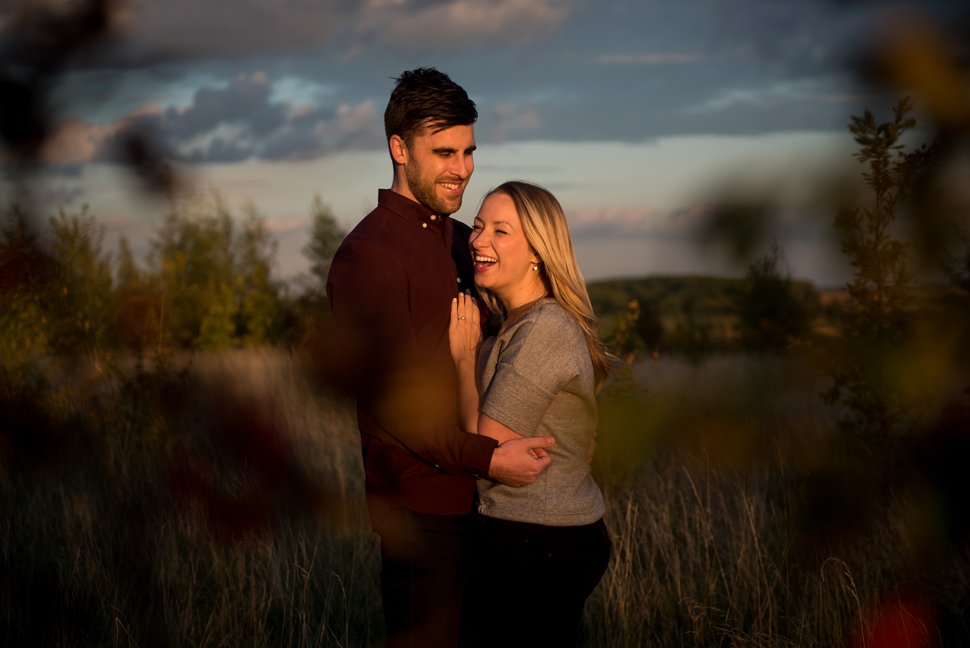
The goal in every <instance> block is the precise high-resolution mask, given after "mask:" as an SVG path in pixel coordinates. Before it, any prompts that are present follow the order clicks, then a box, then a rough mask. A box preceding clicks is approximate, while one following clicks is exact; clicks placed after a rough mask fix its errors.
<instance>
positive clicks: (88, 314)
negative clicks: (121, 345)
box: [48, 205, 113, 355]
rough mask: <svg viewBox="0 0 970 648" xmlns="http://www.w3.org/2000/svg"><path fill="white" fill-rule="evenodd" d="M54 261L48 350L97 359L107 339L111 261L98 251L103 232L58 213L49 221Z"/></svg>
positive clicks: (84, 219)
mask: <svg viewBox="0 0 970 648" xmlns="http://www.w3.org/2000/svg"><path fill="white" fill-rule="evenodd" d="M50 230H51V243H50V252H51V256H52V257H53V259H54V261H55V266H54V269H55V270H54V275H53V281H52V283H51V285H50V290H51V294H50V301H49V304H48V308H49V312H50V319H51V330H52V335H51V347H52V349H53V350H54V351H56V352H58V353H60V354H62V355H74V354H77V353H90V354H97V353H98V352H99V351H100V350H102V349H104V348H105V347H106V346H107V345H108V342H109V340H110V339H111V337H110V333H111V324H112V322H111V307H110V306H111V304H110V302H111V291H112V283H113V282H112V277H111V260H110V257H109V255H107V254H106V253H104V252H103V251H102V249H101V248H102V243H103V241H104V226H103V225H101V224H99V223H98V222H97V221H96V220H95V219H94V217H93V216H91V215H90V214H89V213H88V209H87V206H86V205H85V206H84V207H82V208H81V211H80V212H79V213H77V214H67V213H66V212H64V210H63V209H62V210H61V211H60V212H59V214H58V216H57V217H56V218H52V219H51V220H50Z"/></svg>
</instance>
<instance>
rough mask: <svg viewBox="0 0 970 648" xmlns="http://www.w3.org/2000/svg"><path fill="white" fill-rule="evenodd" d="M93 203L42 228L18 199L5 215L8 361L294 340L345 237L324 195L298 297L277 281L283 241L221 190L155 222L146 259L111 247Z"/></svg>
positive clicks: (4, 340) (0, 249) (1, 317)
mask: <svg viewBox="0 0 970 648" xmlns="http://www.w3.org/2000/svg"><path fill="white" fill-rule="evenodd" d="M104 233H105V231H104V226H103V225H101V224H100V223H99V222H98V221H97V219H96V218H95V216H94V215H92V214H91V213H90V212H89V210H88V208H87V207H82V208H81V209H80V210H79V211H78V212H74V213H69V212H67V211H65V210H63V209H62V210H61V211H60V212H59V213H58V215H57V216H56V217H54V218H51V219H50V220H49V222H48V223H47V227H45V228H39V227H35V226H34V223H33V222H32V221H30V220H28V218H27V217H26V216H25V214H24V212H23V211H22V210H21V208H20V207H19V206H18V205H16V204H11V205H9V206H8V207H7V209H6V213H5V214H3V218H2V219H0V282H2V283H4V284H6V285H5V286H0V302H2V303H0V357H2V358H3V359H5V360H7V361H11V360H30V359H33V358H39V357H43V356H45V355H50V354H53V355H59V356H71V355H79V354H88V355H94V356H99V355H101V354H103V353H104V352H106V351H111V350H119V351H128V352H145V351H170V350H183V349H199V350H215V349H226V348H231V347H242V346H261V345H274V346H278V345H286V344H290V343H292V342H294V341H295V340H296V339H297V338H298V337H299V336H300V335H301V331H302V329H303V328H304V327H306V326H308V325H310V324H309V322H310V320H311V319H312V318H313V317H316V316H317V315H319V314H320V313H321V312H322V311H323V310H324V308H323V306H324V302H325V297H324V294H325V284H324V282H325V279H326V269H327V267H328V265H329V262H330V258H331V257H332V255H333V253H334V251H335V250H336V246H337V245H338V244H339V242H340V240H341V239H342V238H343V235H344V232H343V231H342V230H341V228H340V226H339V225H338V224H337V221H336V219H335V218H334V216H333V214H332V212H331V211H330V210H329V209H328V208H327V207H326V206H325V205H324V204H323V202H322V201H321V200H320V199H319V197H317V198H316V199H315V200H314V202H313V205H312V207H311V223H310V232H309V242H308V244H307V245H306V247H305V248H304V250H303V253H304V254H305V255H306V256H307V257H308V260H309V262H310V268H311V273H310V275H309V276H308V277H304V280H303V281H302V285H300V286H299V291H298V293H297V294H291V293H292V292H294V291H292V290H291V289H290V288H288V287H287V286H286V285H284V284H283V283H282V282H280V281H279V279H277V278H276V274H275V270H274V266H275V262H276V252H277V249H276V243H275V240H274V239H273V237H272V235H271V234H270V232H269V231H268V230H267V227H266V222H265V219H264V218H263V217H262V216H260V214H259V213H258V211H257V210H256V208H255V207H254V206H252V205H247V206H245V207H244V208H243V215H242V218H239V219H236V218H234V217H233V215H232V214H231V212H230V210H229V209H228V208H227V207H226V205H225V204H224V202H223V201H222V200H221V199H220V198H219V197H218V196H216V195H213V196H210V197H207V198H201V199H196V200H193V201H189V202H185V203H182V204H180V205H178V206H177V207H175V208H173V209H172V210H171V211H170V212H169V213H168V214H167V215H166V216H165V217H164V218H163V220H162V221H161V222H160V223H159V225H158V227H157V228H156V230H155V233H154V237H153V238H152V240H151V241H150V244H149V250H148V254H147V257H146V259H145V260H144V262H139V261H138V260H137V259H136V258H135V255H134V254H133V253H132V250H131V246H130V243H129V242H128V240H127V239H125V238H121V239H120V241H119V243H118V249H117V251H116V252H115V253H114V254H112V253H110V252H108V251H106V250H105V249H104Z"/></svg>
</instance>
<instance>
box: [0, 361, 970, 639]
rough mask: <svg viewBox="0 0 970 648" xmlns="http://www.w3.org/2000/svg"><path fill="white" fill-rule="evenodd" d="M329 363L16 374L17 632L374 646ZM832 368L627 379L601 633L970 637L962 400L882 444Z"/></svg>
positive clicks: (175, 364)
mask: <svg viewBox="0 0 970 648" xmlns="http://www.w3.org/2000/svg"><path fill="white" fill-rule="evenodd" d="M313 369H314V367H313V366H312V363H308V362H306V361H305V359H302V360H301V359H300V358H298V357H297V356H296V355H295V354H293V353H288V352H283V351H245V352H225V353H219V354H209V355H200V356H193V357H189V358H182V359H179V360H178V361H175V360H172V361H170V362H168V363H163V364H152V363H147V364H132V365H131V366H127V367H125V368H123V369H120V368H113V369H110V370H106V369H104V367H103V366H102V367H101V368H100V369H97V368H91V367H89V366H87V365H85V366H74V367H57V368H54V367H48V368H46V369H45V370H44V371H43V372H35V373H28V374H17V375H14V374H12V373H10V372H7V373H4V374H3V375H2V384H0V389H2V390H3V392H2V394H0V432H2V436H0V510H2V511H3V516H2V519H0V572H2V574H3V577H2V579H3V580H2V589H0V645H5V646H21V645H23V646H26V645H37V646H40V645H45V646H65V647H66V646H155V645H157V646H172V645H178V646H181V645H184V646H254V647H256V646H267V647H269V646H374V645H380V642H381V639H382V633H383V628H382V622H381V617H380V599H379V594H378V589H377V584H378V580H377V579H378V554H377V541H376V538H375V537H374V536H373V535H372V534H371V533H370V532H369V530H368V527H367V522H366V514H365V511H364V508H363V506H364V505H363V492H362V474H361V468H360V462H359V447H358V443H357V437H356V430H355V426H354V416H353V412H352V408H351V405H350V403H349V402H348V401H346V400H344V399H341V398H339V397H336V396H334V395H333V394H331V393H328V391H327V390H326V389H324V388H323V387H321V385H320V384H319V383H318V382H317V381H315V380H314V375H315V373H314V370H313ZM823 383H824V380H823V378H822V377H821V376H820V374H819V373H818V371H817V370H816V369H815V368H814V367H813V366H812V365H811V364H810V363H805V362H800V361H798V359H796V358H793V357H788V358H781V357H759V358H756V357H748V356H721V357H716V358H713V359H711V360H708V361H707V362H704V363H702V364H691V363H687V362H683V361H679V360H677V359H673V358H669V357H662V358H661V359H659V360H647V361H644V362H641V363H640V364H638V365H637V366H636V367H635V368H634V370H633V371H632V372H631V373H630V374H629V375H625V376H624V375H621V376H619V377H617V379H616V380H615V381H614V382H613V383H612V384H611V385H610V386H609V388H608V390H607V391H606V392H605V393H604V396H603V403H602V410H601V433H600V445H599V449H598V453H597V459H596V463H595V469H596V472H597V477H598V480H599V482H600V484H601V485H602V487H603V489H604V492H605V494H606V498H607V502H608V506H609V512H608V517H607V522H608V525H609V527H610V530H611V533H612V537H613V541H614V554H613V558H612V560H611V563H610V566H609V570H608V572H607V574H606V576H605V578H604V579H603V581H602V582H601V583H600V586H599V588H598V589H597V591H596V592H595V593H594V595H593V597H592V598H591V599H590V601H589V602H588V604H587V613H586V619H585V625H584V645H587V646H595V647H600V646H602V647H606V646H671V647H673V646H729V645H730V646H749V645H750V646H839V645H850V646H873V647H874V646H889V645H893V646H907V645H910V646H934V645H946V646H949V645H967V644H968V643H970V626H968V621H967V618H968V615H967V610H968V609H970V587H968V584H970V556H968V551H967V543H966V539H967V534H968V520H970V515H967V505H966V504H965V503H963V499H962V497H960V496H959V495H958V493H962V488H961V485H962V483H963V479H962V477H961V475H962V472H961V471H962V470H963V467H962V465H961V463H960V459H961V458H965V457H967V456H968V453H967V449H968V448H967V444H966V442H965V441H964V439H966V434H965V433H962V432H960V430H965V429H966V428H964V427H960V426H962V424H963V423H966V419H958V421H957V423H956V424H954V423H952V422H950V421H947V420H943V421H941V422H938V423H934V424H933V426H932V427H930V428H928V430H927V433H926V435H924V436H923V437H921V438H920V439H916V440H887V441H886V443H885V444H883V445H881V446H879V447H874V446H872V445H871V444H867V443H859V442H856V441H855V440H847V439H843V438H840V437H838V435H836V434H835V433H834V430H835V425H834V416H835V413H834V412H832V411H829V410H827V409H826V408H824V407H823V406H822V405H821V404H820V400H819V398H818V393H819V391H820V389H821V388H822V386H823ZM954 425H957V426H958V427H956V428H954V427H953V426H954ZM953 430H957V432H956V433H954V432H953ZM522 596H524V595H518V594H516V595H514V596H510V604H515V603H517V602H522V601H523V600H524V599H523V598H522ZM540 622H541V621H540ZM549 622H550V623H552V622H554V620H549Z"/></svg>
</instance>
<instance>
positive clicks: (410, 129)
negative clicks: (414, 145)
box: [384, 68, 478, 146]
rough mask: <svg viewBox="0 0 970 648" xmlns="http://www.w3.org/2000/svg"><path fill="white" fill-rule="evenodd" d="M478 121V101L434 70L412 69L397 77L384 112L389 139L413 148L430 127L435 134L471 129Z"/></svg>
mask: <svg viewBox="0 0 970 648" xmlns="http://www.w3.org/2000/svg"><path fill="white" fill-rule="evenodd" d="M476 119H478V111H477V110H476V109H475V102H474V101H472V100H471V99H469V98H468V94H467V93H466V92H465V90H464V88H462V87H461V86H460V85H458V84H457V83H455V82H454V81H452V80H451V79H450V78H449V77H448V75H447V74H445V73H444V72H439V71H438V70H436V69H434V68H417V69H414V70H408V71H407V72H404V73H402V74H401V76H399V77H397V83H396V85H395V86H394V91H393V92H391V98H390V99H389V100H388V102H387V108H386V109H385V110H384V132H385V134H386V135H387V138H388V139H390V138H391V135H398V136H400V137H401V139H403V140H404V142H405V143H406V144H407V145H408V146H410V145H411V142H412V141H413V140H414V137H415V136H416V135H419V134H420V133H421V132H422V130H423V129H424V128H425V127H427V128H428V129H430V130H431V132H432V133H437V132H438V131H442V130H445V129H446V128H451V127H452V126H467V125H469V124H474V123H475V120H476Z"/></svg>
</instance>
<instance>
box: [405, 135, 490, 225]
mask: <svg viewBox="0 0 970 648" xmlns="http://www.w3.org/2000/svg"><path fill="white" fill-rule="evenodd" d="M407 150H408V153H407V162H406V163H405V164H404V165H403V166H404V173H405V177H406V179H407V189H408V190H410V192H411V195H410V196H408V197H409V198H412V199H413V200H415V201H416V202H419V203H421V204H422V205H424V206H425V207H427V208H428V209H430V210H431V211H433V212H434V213H436V214H439V215H441V216H447V215H450V214H454V213H455V212H456V211H458V209H459V208H460V207H461V197H462V194H464V193H465V187H467V186H468V179H469V178H471V175H472V171H474V170H475V160H474V158H473V157H472V154H473V153H474V151H475V130H474V127H472V126H471V125H468V126H452V127H451V128H446V129H445V130H442V131H438V132H437V133H431V132H430V131H429V130H425V131H424V132H423V133H422V134H421V135H417V136H415V138H414V141H413V142H411V145H410V146H409V147H407Z"/></svg>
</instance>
